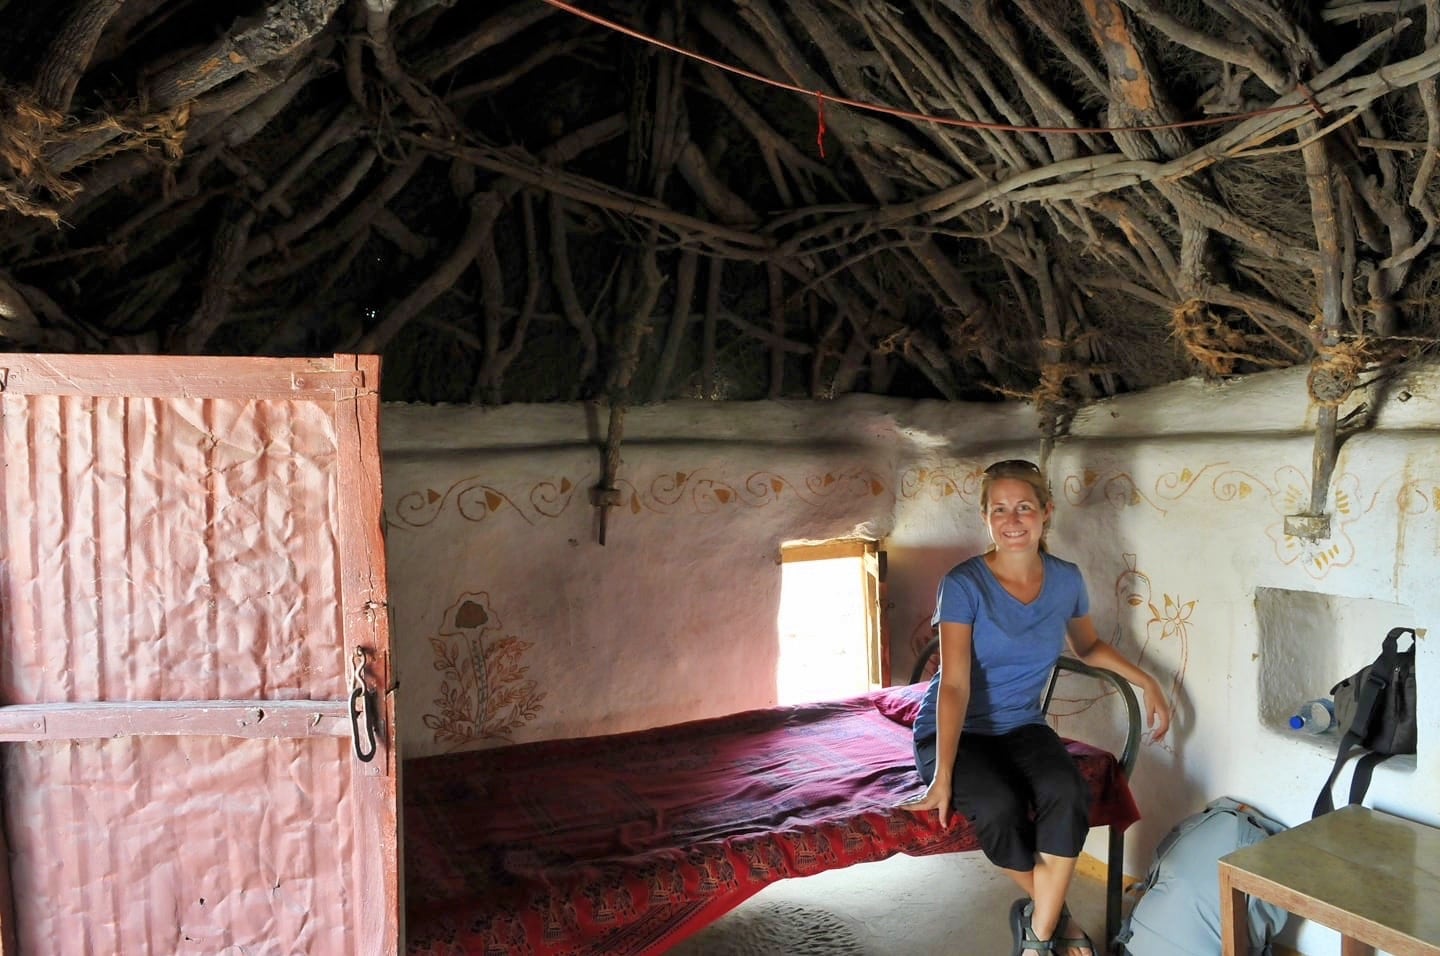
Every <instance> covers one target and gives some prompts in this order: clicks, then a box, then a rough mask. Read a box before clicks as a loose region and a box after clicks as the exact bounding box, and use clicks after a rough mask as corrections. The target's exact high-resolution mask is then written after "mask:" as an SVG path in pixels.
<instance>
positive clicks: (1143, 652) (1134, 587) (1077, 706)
mask: <svg viewBox="0 0 1440 956" xmlns="http://www.w3.org/2000/svg"><path fill="white" fill-rule="evenodd" d="M1124 561H1125V570H1124V571H1122V572H1121V573H1120V574H1119V576H1118V577H1117V578H1116V579H1115V604H1116V607H1115V628H1114V631H1113V634H1112V637H1111V639H1110V643H1111V644H1112V645H1113V646H1114V647H1115V648H1116V649H1117V650H1119V651H1120V652H1121V653H1122V654H1124V653H1125V651H1124V647H1125V644H1126V640H1125V635H1126V634H1127V632H1132V631H1134V630H1135V629H1136V628H1135V624H1136V623H1138V624H1139V625H1140V629H1142V630H1143V637H1141V638H1140V639H1139V640H1140V648H1139V650H1138V651H1137V652H1136V654H1135V656H1134V658H1133V659H1134V661H1135V665H1136V666H1137V667H1141V668H1143V669H1145V670H1148V671H1150V672H1151V673H1152V674H1154V675H1156V676H1157V677H1158V678H1159V679H1160V680H1161V681H1162V683H1163V682H1164V675H1166V674H1169V675H1170V682H1169V686H1168V687H1166V688H1165V695H1166V697H1167V699H1168V700H1169V701H1170V706H1171V708H1172V709H1173V710H1174V711H1175V712H1176V714H1177V719H1178V714H1179V711H1180V709H1181V706H1182V705H1183V703H1184V693H1183V691H1184V686H1185V672H1186V670H1187V669H1188V668H1189V665H1190V625H1191V618H1192V617H1193V616H1194V614H1195V608H1196V606H1197V605H1198V604H1199V603H1200V602H1199V601H1198V600H1194V599H1192V600H1188V601H1187V600H1185V599H1183V598H1182V597H1181V596H1180V595H1178V594H1168V593H1162V594H1161V595H1160V596H1159V597H1158V598H1157V597H1156V596H1155V593H1154V585H1153V584H1152V583H1151V581H1150V576H1149V575H1147V574H1146V573H1145V572H1143V571H1141V570H1140V569H1139V567H1138V565H1137V562H1136V557H1135V555H1133V554H1126V555H1124ZM1137 610H1138V612H1139V615H1140V616H1142V617H1143V616H1144V615H1145V614H1147V613H1148V615H1149V616H1148V618H1145V619H1144V620H1138V621H1137V620H1136V619H1135V618H1133V617H1132V618H1131V619H1130V620H1129V621H1127V616H1130V615H1132V613H1133V612H1134V611H1137ZM1125 656H1127V657H1129V656H1130V655H1129V654H1126V655H1125ZM1086 686H1087V688H1089V687H1094V686H1095V685H1094V684H1092V683H1089V682H1087V683H1086ZM1115 693H1117V692H1116V691H1115V689H1114V688H1112V687H1110V686H1109V685H1108V684H1106V685H1101V686H1100V689H1099V690H1097V691H1095V692H1092V693H1090V694H1089V696H1079V697H1064V696H1062V695H1061V694H1060V693H1058V692H1057V694H1056V696H1055V699H1054V701H1053V702H1052V703H1051V707H1050V713H1051V714H1053V715H1054V716H1056V717H1071V716H1074V715H1076V714H1079V713H1082V712H1084V711H1086V710H1088V709H1090V707H1091V706H1093V705H1094V704H1095V702H1096V701H1099V700H1103V699H1104V698H1106V697H1109V696H1111V695H1113V694H1115ZM1176 736H1178V735H1172V736H1170V737H1167V738H1166V739H1165V740H1164V741H1162V742H1161V743H1160V746H1161V747H1163V748H1164V749H1166V750H1170V751H1173V750H1174V740H1175V739H1176Z"/></svg>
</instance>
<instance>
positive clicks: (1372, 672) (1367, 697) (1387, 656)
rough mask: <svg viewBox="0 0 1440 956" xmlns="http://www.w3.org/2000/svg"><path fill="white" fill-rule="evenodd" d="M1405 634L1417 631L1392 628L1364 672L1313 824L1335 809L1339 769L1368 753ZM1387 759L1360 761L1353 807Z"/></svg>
mask: <svg viewBox="0 0 1440 956" xmlns="http://www.w3.org/2000/svg"><path fill="white" fill-rule="evenodd" d="M1405 633H1409V634H1410V635H1412V639H1413V635H1414V634H1415V631H1414V630H1413V629H1412V628H1408V627H1395V628H1391V629H1390V633H1389V634H1386V635H1385V641H1384V643H1383V644H1381V646H1380V656H1379V657H1378V658H1376V659H1375V663H1374V664H1372V665H1370V668H1369V670H1367V671H1366V672H1365V683H1364V684H1362V685H1361V687H1360V696H1359V697H1358V698H1357V700H1356V702H1355V716H1354V718H1352V719H1351V721H1350V726H1349V727H1346V728H1345V736H1343V737H1341V738H1340V747H1339V750H1338V751H1337V753H1336V754H1335V763H1334V765H1333V766H1331V768H1330V776H1329V777H1327V778H1326V780H1325V785H1324V786H1323V787H1321V788H1320V795H1319V796H1318V797H1316V798H1315V807H1314V809H1313V810H1311V812H1310V818H1311V819H1312V820H1313V819H1315V818H1316V817H1318V816H1322V815H1324V814H1326V813H1329V812H1330V811H1331V810H1334V809H1335V798H1334V796H1333V795H1332V794H1331V792H1330V788H1331V787H1333V786H1334V785H1335V778H1337V777H1339V776H1340V768H1341V767H1343V766H1344V765H1345V761H1346V760H1349V759H1350V751H1352V750H1364V749H1365V737H1366V735H1367V734H1368V733H1369V732H1370V718H1372V717H1373V716H1374V715H1375V708H1376V707H1377V706H1378V705H1379V703H1380V700H1381V699H1382V698H1383V697H1384V695H1385V688H1387V687H1389V686H1390V675H1391V674H1392V673H1394V671H1395V664H1396V661H1397V660H1398V657H1399V653H1400V640H1399V638H1400V635H1401V634H1405ZM1384 759H1385V757H1384V756H1382V755H1380V754H1375V753H1367V754H1366V755H1365V756H1364V757H1363V758H1361V764H1363V765H1364V766H1363V767H1362V766H1359V765H1357V766H1356V768H1355V776H1354V778H1353V779H1352V780H1351V781H1350V802H1351V803H1359V802H1360V801H1361V800H1363V799H1364V797H1365V791H1366V790H1368V789H1369V788H1370V775H1371V773H1372V772H1373V771H1374V770H1375V765H1376V764H1377V763H1379V762H1380V761H1382V760H1384ZM1362 774H1363V775H1362Z"/></svg>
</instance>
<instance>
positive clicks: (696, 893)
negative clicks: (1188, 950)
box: [403, 685, 1139, 956]
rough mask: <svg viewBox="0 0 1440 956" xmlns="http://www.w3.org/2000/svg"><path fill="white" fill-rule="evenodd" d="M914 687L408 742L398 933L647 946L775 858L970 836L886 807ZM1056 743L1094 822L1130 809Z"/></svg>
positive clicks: (862, 856)
mask: <svg viewBox="0 0 1440 956" xmlns="http://www.w3.org/2000/svg"><path fill="white" fill-rule="evenodd" d="M921 689H922V685H914V686H912V687H906V688H889V689H886V690H883V691H877V692H875V693H873V694H867V695H864V696H861V697H854V698H850V699H847V700H842V701H833V702H827V703H823V704H814V705H805V706H798V707H780V708H775V709H770V710H758V711H750V712H747V713H743V714H735V715H732V716H727V717H720V718H715V719H712V720H703V721H693V722H690V723H686V724H678V725H674V726H669V727H659V728H656V729H653V730H646V731H640V732H636V733H628V734H616V735H612V736H605V737H590V738H582V739H573V740H553V741H544V742H540V743H531V744H519V745H515V746H511V747H504V748H500V749H496V750H483V751H473V752H467V753H459V754H451V755H446V756H439V757H424V758H419V759H414V760H408V761H406V762H405V767H404V777H403V790H404V808H403V813H404V855H405V894H406V940H407V951H408V952H409V953H412V954H430V956H460V954H466V956H469V954H487V956H490V954H493V956H502V954H556V956H558V954H605V956H625V954H651V953H660V952H663V951H664V950H665V949H667V948H669V947H670V946H673V945H675V944H676V943H678V942H679V941H680V940H682V939H684V938H685V937H687V936H690V935H691V934H693V933H695V932H696V931H698V930H699V929H701V928H702V927H704V926H705V925H706V924H708V923H710V922H712V921H714V920H715V919H716V918H718V917H719V916H721V915H722V914H723V913H725V912H726V911H728V910H730V909H733V908H734V907H735V906H737V905H738V904H740V903H741V902H742V901H744V900H745V899H746V898H747V897H749V896H751V895H753V894H754V893H756V892H757V891H759V890H760V889H761V888H762V887H764V886H765V885H766V884H769V883H773V882H774V881H776V880H779V879H783V878H785V877H791V876H806V875H809V874H812V873H818V872H820V871H822V870H829V869H834V868H836V867H842V866H849V865H851V864H853V863H861V862H865V861H870V860H881V859H884V858H886V857H889V856H892V855H894V854H896V853H901V852H903V853H910V854H913V855H924V854H930V853H945V852H952V851H959V850H973V849H976V848H977V846H978V844H977V843H976V841H975V838H974V835H973V833H972V831H971V829H970V827H969V825H968V824H967V823H966V822H965V821H964V819H963V818H959V819H958V821H955V820H952V823H951V825H950V827H949V828H948V829H946V830H942V829H940V826H939V824H938V822H937V820H936V815H935V814H933V813H927V814H923V815H917V814H912V813H909V812H907V811H905V810H900V809H898V808H897V804H899V803H900V802H902V801H903V800H905V799H908V798H909V797H912V796H914V795H916V794H918V793H920V792H921V791H922V790H923V787H922V786H921V784H920V780H919V777H918V776H917V775H916V773H915V770H914V757H913V755H912V751H911V743H910V728H909V721H910V720H912V719H913V709H914V702H915V699H916V695H917V694H918V693H919V691H920V690H921ZM1069 746H1070V751H1071V753H1072V754H1073V755H1074V756H1075V758H1076V761H1077V762H1078V763H1079V765H1080V767H1081V769H1082V771H1083V772H1084V774H1085V777H1086V779H1087V780H1088V781H1089V782H1090V784H1091V793H1092V800H1091V812H1090V820H1091V824H1092V825H1095V826H1101V825H1112V826H1119V827H1121V828H1124V827H1128V826H1129V825H1130V824H1131V823H1133V822H1134V821H1135V820H1137V819H1139V813H1138V812H1137V810H1136V808H1135V803H1134V801H1133V799H1132V798H1131V795H1130V790H1129V787H1128V786H1127V784H1126V782H1125V780H1124V774H1123V773H1122V772H1121V770H1120V768H1119V764H1118V763H1117V762H1116V761H1115V759H1114V758H1113V757H1112V756H1111V755H1109V754H1107V753H1104V752H1103V751H1100V750H1097V749H1095V748H1093V747H1090V746H1088V745H1086V744H1082V743H1078V742H1072V743H1070V744H1069Z"/></svg>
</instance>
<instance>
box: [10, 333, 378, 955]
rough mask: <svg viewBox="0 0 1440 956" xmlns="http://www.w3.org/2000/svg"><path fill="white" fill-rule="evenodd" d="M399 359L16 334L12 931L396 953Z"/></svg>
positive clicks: (82, 948)
mask: <svg viewBox="0 0 1440 956" xmlns="http://www.w3.org/2000/svg"><path fill="white" fill-rule="evenodd" d="M379 371H380V365H379V360H378V359H377V358H374V357H368V356H353V355H337V356H334V357H333V358H328V359H255V358H197V357H155V356H129V357H125V356H55V355H49V356H41V355H0V454H3V479H0V520H3V527H0V741H3V742H5V744H4V746H3V747H0V758H3V764H0V766H3V771H0V773H3V784H4V786H3V800H0V809H3V834H4V838H5V841H6V843H7V846H6V847H5V848H3V849H5V850H7V851H8V852H7V853H0V866H3V861H5V860H7V859H8V866H5V867H4V869H5V872H4V873H3V874H0V939H3V952H4V953H5V954H13V953H40V952H44V953H51V954H56V956H65V954H71V953H74V954H93V953H125V954H145V953H153V954H166V956H170V954H191V953H193V954H197V956H199V954H206V956H213V954H221V953H242V952H243V953H253V954H272V953H273V954H300V953H303V954H306V956H327V954H335V956H354V954H366V956H369V954H382V953H383V954H394V953H396V952H397V951H398V949H399V945H400V936H401V929H400V925H399V921H400V917H399V913H400V893H401V890H400V881H399V847H398V833H397V824H396V798H397V791H398V785H399V779H398V774H399V769H400V764H399V761H398V759H397V753H396V744H395V742H396V739H397V738H396V728H395V720H394V708H393V694H392V690H393V681H392V678H391V654H390V628H389V614H388V596H387V590H386V578H385V562H384V543H383V536H382V516H381V515H382V512H381V497H380V456H379V447H378V421H377V417H378V408H379V404H378V385H379Z"/></svg>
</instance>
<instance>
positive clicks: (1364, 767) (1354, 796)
mask: <svg viewBox="0 0 1440 956" xmlns="http://www.w3.org/2000/svg"><path fill="white" fill-rule="evenodd" d="M1392 756H1394V755H1393V754H1377V753H1375V752H1373V751H1372V752H1370V753H1368V754H1365V755H1364V756H1362V757H1361V758H1360V759H1359V760H1357V761H1355V774H1354V776H1352V777H1351V778H1350V802H1351V803H1360V802H1362V801H1364V799H1365V791H1366V790H1369V789H1370V775H1371V774H1373V773H1374V772H1375V765H1376V764H1378V763H1383V762H1384V761H1386V760H1389V759H1390V758H1391V757H1392Z"/></svg>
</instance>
